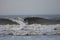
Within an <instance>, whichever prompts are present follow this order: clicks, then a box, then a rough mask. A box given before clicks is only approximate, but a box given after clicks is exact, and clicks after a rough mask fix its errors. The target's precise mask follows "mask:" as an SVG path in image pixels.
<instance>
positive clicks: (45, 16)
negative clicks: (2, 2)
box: [0, 15, 60, 19]
mask: <svg viewBox="0 0 60 40" xmlns="http://www.w3.org/2000/svg"><path fill="white" fill-rule="evenodd" d="M17 17H20V18H25V17H41V18H46V19H60V15H0V18H17Z"/></svg>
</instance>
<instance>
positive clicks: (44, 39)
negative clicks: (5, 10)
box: [0, 15, 60, 40]
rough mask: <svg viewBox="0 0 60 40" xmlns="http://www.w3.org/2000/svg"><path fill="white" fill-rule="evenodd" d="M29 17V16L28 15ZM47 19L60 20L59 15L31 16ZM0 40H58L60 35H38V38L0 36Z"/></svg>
mask: <svg viewBox="0 0 60 40" xmlns="http://www.w3.org/2000/svg"><path fill="white" fill-rule="evenodd" d="M29 16H30V15H29ZM29 16H28V15H27V16H26V15H0V18H7V17H8V18H17V17H21V18H24V17H29ZM31 16H35V17H42V18H47V19H60V15H43V16H42V15H31ZM0 40H60V35H49V36H48V35H45V36H44V35H39V36H9V35H0Z"/></svg>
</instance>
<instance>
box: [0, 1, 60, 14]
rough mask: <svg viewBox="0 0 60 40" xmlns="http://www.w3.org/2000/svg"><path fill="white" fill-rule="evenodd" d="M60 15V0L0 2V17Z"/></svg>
mask: <svg viewBox="0 0 60 40" xmlns="http://www.w3.org/2000/svg"><path fill="white" fill-rule="evenodd" d="M36 14H37V15H55V14H57V15H58V14H60V0H0V15H36Z"/></svg>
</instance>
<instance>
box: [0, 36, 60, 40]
mask: <svg viewBox="0 0 60 40" xmlns="http://www.w3.org/2000/svg"><path fill="white" fill-rule="evenodd" d="M0 40H60V36H59V35H53V36H52V35H51V36H43V35H41V36H0Z"/></svg>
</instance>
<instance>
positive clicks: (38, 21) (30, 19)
mask: <svg viewBox="0 0 60 40" xmlns="http://www.w3.org/2000/svg"><path fill="white" fill-rule="evenodd" d="M4 24H5V25H6V24H10V25H13V24H18V25H26V24H28V25H29V24H43V25H47V24H48V25H50V24H60V20H55V19H54V20H52V19H45V18H40V17H25V18H19V17H18V18H0V25H4Z"/></svg>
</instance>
